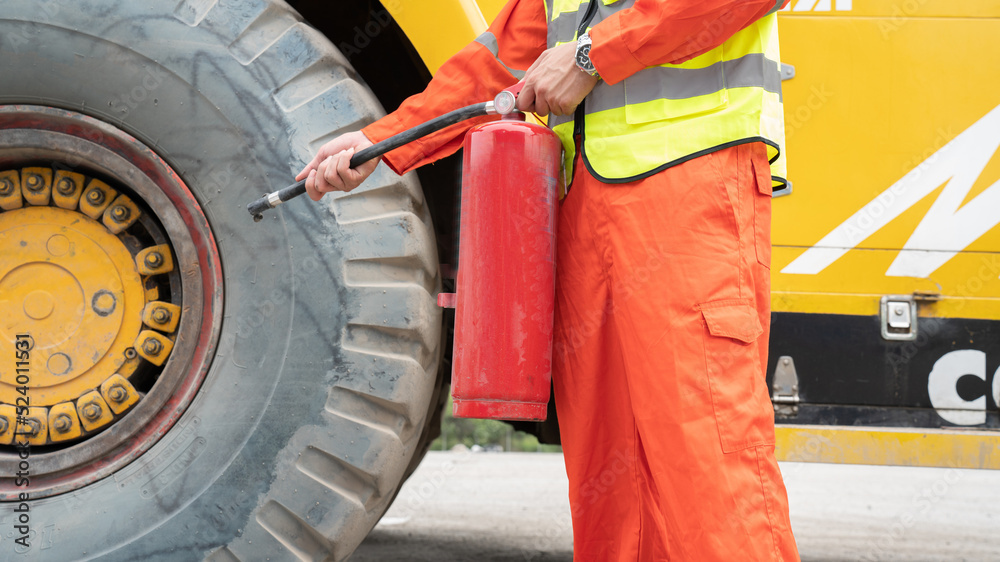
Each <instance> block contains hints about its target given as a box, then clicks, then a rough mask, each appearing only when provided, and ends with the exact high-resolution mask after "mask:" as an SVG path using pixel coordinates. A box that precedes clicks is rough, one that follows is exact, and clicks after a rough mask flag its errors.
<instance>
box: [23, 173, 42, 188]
mask: <svg viewBox="0 0 1000 562" xmlns="http://www.w3.org/2000/svg"><path fill="white" fill-rule="evenodd" d="M24 183H25V186H26V187H27V188H28V191H41V190H42V177H41V176H39V175H36V174H30V175H28V177H27V178H26V179H25V180H24Z"/></svg>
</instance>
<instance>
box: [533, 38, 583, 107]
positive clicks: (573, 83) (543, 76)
mask: <svg viewBox="0 0 1000 562" xmlns="http://www.w3.org/2000/svg"><path fill="white" fill-rule="evenodd" d="M597 81H598V79H597V78H595V77H593V76H591V75H589V74H587V73H586V72H584V71H582V70H580V67H578V66H576V43H575V42H573V43H566V44H564V45H559V46H558V47H553V48H551V49H548V50H546V51H545V52H543V53H542V54H541V56H539V57H538V58H537V59H535V62H534V63H532V65H531V67H529V68H528V71H527V72H525V73H524V87H523V88H522V89H521V93H520V94H518V96H517V108H518V109H520V110H521V111H524V112H534V113H537V114H539V115H548V114H549V113H552V114H555V115H571V114H572V113H573V112H574V111H575V110H576V106H578V105H580V102H582V101H583V98H585V97H587V94H589V93H590V91H591V90H593V89H594V86H596V85H597Z"/></svg>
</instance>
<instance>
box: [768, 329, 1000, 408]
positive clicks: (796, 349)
mask: <svg viewBox="0 0 1000 562" xmlns="http://www.w3.org/2000/svg"><path fill="white" fill-rule="evenodd" d="M771 322H772V325H771V342H770V355H769V365H768V384H769V386H770V382H771V379H772V377H773V376H774V371H775V367H776V365H777V361H778V358H779V357H780V356H784V355H787V356H791V357H792V359H793V360H794V364H795V370H796V373H797V375H798V379H799V396H800V403H801V406H800V408H799V415H798V416H796V417H793V418H789V419H782V420H779V421H780V422H784V423H809V424H812V423H822V424H830V425H880V426H909V427H941V426H950V427H954V424H951V423H949V422H948V421H946V420H944V419H943V418H941V417H940V416H939V415H938V414H937V412H936V411H935V410H934V408H933V406H932V404H931V399H930V395H929V392H928V385H927V383H928V376H929V374H930V372H931V370H932V369H933V368H934V364H935V363H936V362H937V361H938V360H939V359H941V358H942V357H944V356H945V355H946V354H948V353H950V352H953V351H956V350H966V349H973V350H979V351H982V352H984V353H985V355H986V380H985V381H983V380H982V379H980V378H979V377H978V376H974V375H971V374H969V375H968V376H963V377H961V378H959V379H958V381H957V385H956V392H957V393H958V395H959V396H961V397H962V398H963V399H965V400H973V399H976V398H978V397H980V396H984V395H985V396H986V410H987V412H989V415H988V416H987V423H986V425H985V426H982V425H978V426H976V427H997V404H996V401H995V400H994V398H993V396H992V391H991V388H992V384H993V378H994V377H995V376H997V369H998V367H1000V322H996V321H990V320H972V319H955V318H920V319H919V322H918V337H917V339H916V340H915V341H909V342H906V341H887V340H885V339H883V338H882V335H881V330H880V321H879V318H878V316H851V315H840V314H807V313H783V312H782V313H774V314H772V316H771Z"/></svg>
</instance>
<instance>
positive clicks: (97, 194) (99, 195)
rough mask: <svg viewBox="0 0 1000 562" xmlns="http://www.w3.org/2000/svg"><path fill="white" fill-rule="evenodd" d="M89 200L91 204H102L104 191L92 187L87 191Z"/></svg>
mask: <svg viewBox="0 0 1000 562" xmlns="http://www.w3.org/2000/svg"><path fill="white" fill-rule="evenodd" d="M87 202H89V203H90V204H91V205H100V204H101V203H104V192H103V191H101V190H100V189H91V190H90V191H88V192H87Z"/></svg>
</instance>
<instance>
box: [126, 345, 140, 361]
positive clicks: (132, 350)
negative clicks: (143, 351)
mask: <svg viewBox="0 0 1000 562" xmlns="http://www.w3.org/2000/svg"><path fill="white" fill-rule="evenodd" d="M136 355H138V354H137V353H136V352H135V348H131V347H130V348H128V349H126V350H125V359H135V356H136Z"/></svg>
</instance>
